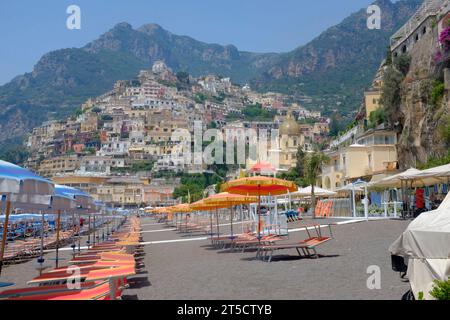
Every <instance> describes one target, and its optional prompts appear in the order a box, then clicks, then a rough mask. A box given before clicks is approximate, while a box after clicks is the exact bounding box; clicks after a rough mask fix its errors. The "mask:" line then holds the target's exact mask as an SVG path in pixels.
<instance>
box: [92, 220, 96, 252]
mask: <svg viewBox="0 0 450 320" xmlns="http://www.w3.org/2000/svg"><path fill="white" fill-rule="evenodd" d="M93 220H94V222H93V227H94V231H93V232H94V233H93V234H92V243H93V245H94V246H95V215H94V219H93Z"/></svg>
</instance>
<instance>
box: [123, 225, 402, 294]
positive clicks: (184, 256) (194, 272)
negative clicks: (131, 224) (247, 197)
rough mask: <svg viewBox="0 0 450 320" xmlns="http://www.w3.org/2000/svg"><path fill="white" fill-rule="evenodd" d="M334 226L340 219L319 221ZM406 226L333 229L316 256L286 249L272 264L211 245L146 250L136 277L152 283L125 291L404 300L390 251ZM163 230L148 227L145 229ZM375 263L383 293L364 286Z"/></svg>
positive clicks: (157, 237)
mask: <svg viewBox="0 0 450 320" xmlns="http://www.w3.org/2000/svg"><path fill="white" fill-rule="evenodd" d="M336 221H342V220H334V221H329V220H317V221H316V222H317V223H320V224H325V223H329V222H336ZM151 223H154V220H152V219H149V218H145V219H143V220H142V224H144V225H145V224H151ZM307 223H312V221H308V222H307ZM408 223H409V222H405V221H392V220H390V221H371V222H359V223H355V224H348V225H339V226H333V232H334V236H335V239H334V240H332V241H331V242H329V243H326V244H325V245H323V246H322V247H320V248H319V249H318V252H319V254H320V255H321V257H320V258H319V259H299V257H298V255H296V251H295V250H288V251H281V252H279V253H278V254H277V255H278V256H276V257H275V258H274V261H273V262H272V263H265V262H261V261H260V260H256V259H255V253H254V252H248V253H240V252H239V253H238V252H235V253H230V252H229V251H228V250H217V249H213V248H212V247H211V246H210V243H209V241H208V240H202V241H190V242H179V243H163V244H151V245H147V246H145V251H146V253H147V254H146V256H145V260H144V261H145V265H146V270H147V272H148V274H143V275H139V276H138V277H139V278H142V277H147V276H148V283H144V282H143V283H142V284H141V287H139V288H137V289H129V290H126V291H125V292H124V295H125V296H124V298H125V299H127V298H129V299H136V298H137V299H226V300H230V299H238V300H239V299H394V300H399V299H401V297H402V295H403V294H404V293H405V292H406V291H407V290H408V283H404V282H402V281H401V280H400V278H399V275H398V274H397V273H395V272H393V271H392V270H391V266H390V254H389V252H388V247H389V246H390V244H391V243H392V242H393V241H394V240H395V239H396V238H397V237H398V236H399V235H400V234H401V233H402V232H403V231H404V229H405V228H406V226H407V225H408ZM300 226H302V223H298V222H297V223H294V224H290V228H298V227H300ZM164 228H165V226H164V225H159V226H144V227H143V230H161V229H164ZM236 229H237V230H240V226H236V228H235V230H236ZM222 230H224V231H225V232H226V231H227V230H226V228H223V227H222ZM324 233H325V235H326V230H324ZM203 236H204V235H202V234H192V235H186V234H183V233H178V232H174V231H166V232H157V233H143V238H144V241H161V240H172V239H189V237H192V238H197V237H203ZM305 237H306V233H305V232H304V231H303V232H295V233H292V234H291V235H290V239H289V240H287V242H295V241H299V240H302V239H304V238H305ZM372 265H377V266H379V267H380V269H381V289H380V290H369V289H368V288H367V285H366V282H367V279H368V277H369V274H367V268H368V267H369V266H372Z"/></svg>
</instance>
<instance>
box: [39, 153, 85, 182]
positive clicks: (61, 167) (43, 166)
mask: <svg viewBox="0 0 450 320" xmlns="http://www.w3.org/2000/svg"><path fill="white" fill-rule="evenodd" d="M80 163H81V162H80V159H79V158H78V156H77V155H66V156H59V157H54V158H50V159H45V160H43V161H42V162H41V163H40V165H39V169H38V174H39V175H41V176H43V177H54V176H56V175H65V174H69V173H73V172H75V170H77V169H78V168H79V167H80Z"/></svg>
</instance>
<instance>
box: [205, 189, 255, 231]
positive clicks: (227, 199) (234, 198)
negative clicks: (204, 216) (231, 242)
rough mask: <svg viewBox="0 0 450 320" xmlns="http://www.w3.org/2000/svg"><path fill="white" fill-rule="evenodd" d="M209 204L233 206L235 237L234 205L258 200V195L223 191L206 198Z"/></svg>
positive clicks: (206, 202)
mask: <svg viewBox="0 0 450 320" xmlns="http://www.w3.org/2000/svg"><path fill="white" fill-rule="evenodd" d="M204 202H205V204H207V205H223V206H225V207H226V208H228V207H231V238H232V239H233V237H234V235H233V206H237V205H240V204H250V203H256V202H258V197H255V196H246V195H241V194H231V193H228V192H222V193H219V194H216V195H213V196H210V197H208V198H206V199H204Z"/></svg>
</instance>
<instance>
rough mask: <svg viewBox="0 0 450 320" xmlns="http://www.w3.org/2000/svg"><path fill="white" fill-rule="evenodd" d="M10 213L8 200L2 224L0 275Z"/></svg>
mask: <svg viewBox="0 0 450 320" xmlns="http://www.w3.org/2000/svg"><path fill="white" fill-rule="evenodd" d="M10 211H11V201H10V200H9V199H8V200H7V201H6V212H5V221H4V222H3V235H2V248H1V249H2V250H1V253H0V275H1V273H2V267H3V257H4V256H5V249H6V237H7V235H8V223H9V214H10Z"/></svg>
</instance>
